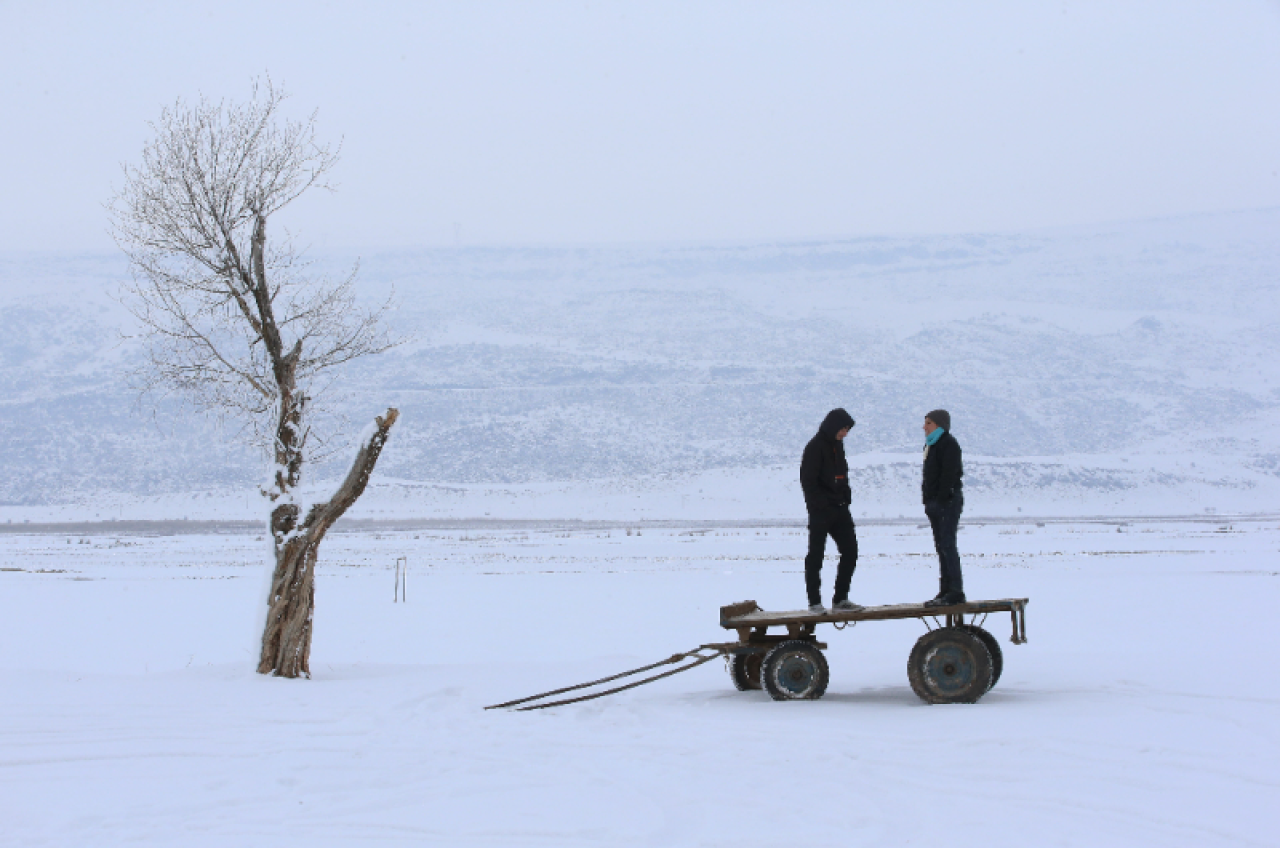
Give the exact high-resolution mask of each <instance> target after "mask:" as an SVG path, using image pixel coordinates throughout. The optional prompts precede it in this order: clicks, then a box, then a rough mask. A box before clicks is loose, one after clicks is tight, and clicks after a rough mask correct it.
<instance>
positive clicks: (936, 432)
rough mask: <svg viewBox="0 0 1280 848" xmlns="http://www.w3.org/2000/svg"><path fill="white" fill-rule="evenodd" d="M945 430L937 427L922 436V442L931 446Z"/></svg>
mask: <svg viewBox="0 0 1280 848" xmlns="http://www.w3.org/2000/svg"><path fill="white" fill-rule="evenodd" d="M945 432H947V431H946V430H944V429H942V428H941V427H938V428H937V429H935V430H934V431H933V432H932V433H930V434H929V435H927V436H925V437H924V443H925V444H926V445H928V446H929V447H933V446H934V445H936V444H937V443H938V439H941V438H942V434H943V433H945Z"/></svg>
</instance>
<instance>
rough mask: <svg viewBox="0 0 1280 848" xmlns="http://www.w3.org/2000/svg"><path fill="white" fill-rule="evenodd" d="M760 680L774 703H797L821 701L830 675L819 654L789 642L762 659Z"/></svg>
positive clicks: (811, 647) (802, 645)
mask: <svg viewBox="0 0 1280 848" xmlns="http://www.w3.org/2000/svg"><path fill="white" fill-rule="evenodd" d="M760 676H761V678H762V679H763V682H764V688H765V689H766V690H767V691H768V693H769V695H770V697H772V698H773V700H775V701H799V700H813V699H815V698H821V697H822V693H823V692H826V691H827V682H828V681H829V680H830V679H831V672H830V671H829V670H828V669H827V658H826V657H824V656H823V655H822V651H819V650H818V649H817V648H815V647H814V646H813V645H811V644H810V643H808V642H802V641H800V640H798V639H792V640H789V641H786V642H779V643H778V644H777V645H774V646H773V648H772V649H771V650H770V651H769V653H767V654H765V655H764V663H763V665H762V670H761V675H760Z"/></svg>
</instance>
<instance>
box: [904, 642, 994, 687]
mask: <svg viewBox="0 0 1280 848" xmlns="http://www.w3.org/2000/svg"><path fill="white" fill-rule="evenodd" d="M907 679H908V680H910V681H911V688H912V689H913V690H915V693H916V694H917V695H919V696H920V697H921V699H923V700H925V701H928V702H929V703H930V704H972V703H975V702H976V701H977V700H978V699H979V698H981V697H982V696H983V695H985V694H986V693H987V690H988V689H990V688H991V679H992V675H991V652H990V651H988V650H987V646H986V645H985V644H983V641H982V639H981V638H980V637H979V636H978V635H977V634H975V633H973V632H971V631H969V630H967V629H964V630H962V629H961V628H959V627H940V628H938V629H937V630H933V631H931V632H929V633H926V634H924V635H923V636H921V637H920V639H919V641H917V642H916V646H915V647H914V648H912V649H911V658H910V659H909V660H907Z"/></svg>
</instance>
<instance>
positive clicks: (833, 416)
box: [818, 408, 854, 439]
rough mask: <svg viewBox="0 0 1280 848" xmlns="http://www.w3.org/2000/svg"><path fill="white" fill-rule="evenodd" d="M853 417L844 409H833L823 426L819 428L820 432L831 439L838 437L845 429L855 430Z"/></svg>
mask: <svg viewBox="0 0 1280 848" xmlns="http://www.w3.org/2000/svg"><path fill="white" fill-rule="evenodd" d="M853 423H854V422H853V416H851V415H850V414H849V413H847V412H845V411H844V410H843V409H839V408H837V409H833V410H831V411H830V412H828V413H827V417H826V418H824V419H822V426H820V427H819V428H818V432H819V433H822V434H823V435H825V436H830V437H831V438H833V439H834V438H835V437H836V433H839V432H840V431H841V430H843V429H845V428H849V429H853Z"/></svg>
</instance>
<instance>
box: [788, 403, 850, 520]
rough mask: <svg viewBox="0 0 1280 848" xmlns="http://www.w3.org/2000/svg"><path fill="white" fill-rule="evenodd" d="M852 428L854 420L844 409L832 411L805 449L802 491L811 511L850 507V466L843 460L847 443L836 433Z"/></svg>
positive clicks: (801, 465)
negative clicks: (837, 436) (838, 437)
mask: <svg viewBox="0 0 1280 848" xmlns="http://www.w3.org/2000/svg"><path fill="white" fill-rule="evenodd" d="M847 427H848V428H851V427H853V418H852V417H851V416H850V415H849V413H847V412H845V411H844V410H843V409H833V410H831V411H830V412H828V413H827V417H826V418H825V419H823V421H822V426H821V427H819V428H818V435H816V436H814V437H813V438H812V439H810V440H809V444H807V445H805V446H804V456H803V457H802V458H801V460H800V488H801V489H803V490H804V505H805V506H806V507H807V508H808V510H809V512H822V511H824V510H829V509H833V508H835V507H841V506H848V505H849V501H850V500H852V492H850V490H849V463H848V461H847V460H846V459H845V457H844V442H842V441H840V440H839V439H837V438H836V433H838V432H840V431H841V430H843V429H845V428H847Z"/></svg>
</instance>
